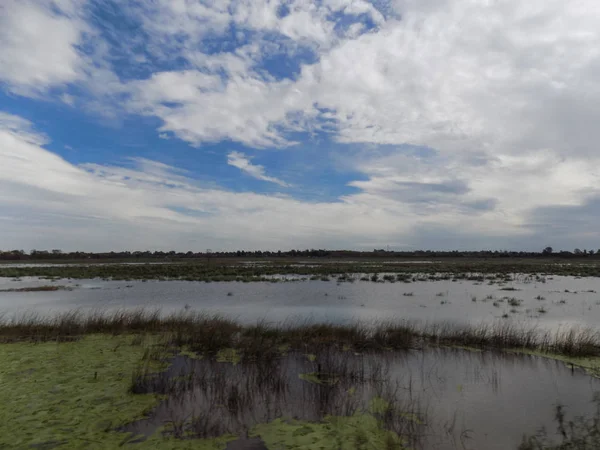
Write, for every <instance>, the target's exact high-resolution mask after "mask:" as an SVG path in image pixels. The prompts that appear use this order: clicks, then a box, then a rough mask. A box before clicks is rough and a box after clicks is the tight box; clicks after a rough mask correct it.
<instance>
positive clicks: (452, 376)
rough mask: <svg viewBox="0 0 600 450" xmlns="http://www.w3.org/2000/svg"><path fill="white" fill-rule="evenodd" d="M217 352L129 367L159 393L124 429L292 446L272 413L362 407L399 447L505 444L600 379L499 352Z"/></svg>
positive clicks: (585, 403)
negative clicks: (146, 368)
mask: <svg viewBox="0 0 600 450" xmlns="http://www.w3.org/2000/svg"><path fill="white" fill-rule="evenodd" d="M226 355H227V354H225V356H226ZM229 356H230V357H229V358H226V357H223V355H221V359H219V358H218V357H217V359H216V360H214V359H213V360H211V359H194V358H190V357H187V356H178V357H176V358H175V360H174V361H173V364H172V365H171V367H170V368H169V369H168V371H166V372H165V373H163V374H161V375H158V376H152V377H143V376H140V377H139V378H138V380H137V382H136V385H135V389H136V392H155V393H159V394H165V395H168V399H167V400H165V401H163V402H162V403H161V404H160V405H159V406H158V407H157V408H156V409H155V410H154V411H153V412H152V413H151V414H150V416H149V417H148V418H146V419H143V420H140V421H136V422H134V423H132V424H129V425H127V426H126V427H124V431H130V432H132V433H133V434H134V435H136V436H139V435H151V434H152V433H154V432H155V431H156V430H158V429H161V428H162V427H163V426H164V425H165V424H169V427H168V428H167V431H166V432H167V433H168V434H173V435H175V436H179V437H182V436H196V437H203V438H206V437H217V436H221V435H226V434H230V433H231V434H235V435H238V436H242V438H241V439H238V440H235V441H233V442H231V443H230V444H229V447H228V448H232V449H233V448H236V449H243V448H248V449H249V448H252V449H261V448H265V449H266V448H267V447H266V446H265V445H264V444H265V442H266V443H269V444H270V446H269V447H268V448H287V447H285V444H286V439H287V444H288V445H289V446H290V448H296V447H291V446H292V444H293V443H296V444H297V443H298V442H299V441H298V440H296V441H294V439H293V436H292V435H287V434H286V429H285V426H283V424H282V423H280V422H277V419H279V418H285V419H288V420H292V421H294V422H293V423H297V422H300V423H321V422H323V421H324V420H325V421H326V420H327V418H328V417H352V416H356V415H357V414H366V415H367V416H365V417H363V418H362V419H361V420H362V421H363V422H364V423H368V418H367V417H370V415H372V416H374V417H376V418H378V419H379V420H380V423H381V426H382V429H383V430H388V431H392V432H393V433H394V434H396V435H399V436H401V437H402V439H403V441H402V442H403V443H404V444H405V445H406V446H407V447H408V448H415V449H416V448H419V449H439V450H451V449H458V448H464V449H484V448H485V449H489V450H505V449H516V448H517V447H518V446H519V444H520V443H521V441H522V439H523V436H524V435H526V434H528V435H531V434H535V433H536V431H537V430H539V429H540V428H542V427H544V428H546V429H547V430H549V436H550V438H551V439H553V440H557V439H558V438H559V437H560V436H559V435H558V434H557V433H558V432H556V431H555V430H556V425H555V424H554V419H555V413H556V406H557V405H562V406H563V407H564V411H568V413H569V414H570V415H573V416H576V415H589V414H592V413H593V412H594V408H595V405H594V404H593V403H592V401H591V400H592V399H593V397H594V393H595V392H596V391H598V390H600V380H597V379H594V378H590V377H588V376H587V375H585V374H584V373H583V372H580V371H578V370H571V369H568V368H567V367H566V366H565V365H564V364H561V363H558V362H556V361H550V360H545V359H542V358H538V357H533V356H517V355H511V354H503V353H483V352H469V351H462V350H448V349H447V350H444V349H438V350H428V351H424V352H422V351H413V352H400V353H387V354H368V353H367V354H356V353H352V352H340V351H331V350H326V351H323V352H319V353H317V354H314V355H313V354H308V355H307V354H300V353H295V352H291V353H289V354H287V355H285V356H283V357H281V358H274V359H269V360H259V361H258V362H255V363H240V362H239V361H236V360H235V358H232V356H235V354H233V355H231V354H229ZM273 421H276V422H275V424H273ZM266 424H269V425H266ZM304 426H305V427H306V428H307V429H306V430H305V433H306V434H312V435H313V439H315V440H317V441H318V440H321V441H322V442H326V441H327V439H326V438H325V436H322V434H323V430H320V429H319V428H318V427H317V426H313V427H310V426H307V425H304ZM282 427H283V429H281V428H282ZM298 428H300V426H298ZM330 431H331V430H330ZM355 431H356V432H359V430H355ZM278 432H279V433H280V436H277V433H278ZM361 432H363V433H369V432H371V433H372V432H373V430H368V429H364V430H361ZM342 437H344V438H345V439H354V438H355V436H354V435H353V434H352V433H350V434H347V435H345V436H340V438H342ZM277 444H279V445H284V446H283V447H280V446H278V445H277ZM311 448H312V447H311ZM315 448H318V446H317V447H315ZM326 448H338V447H326ZM357 448H360V447H357ZM365 448H370V447H365ZM386 448H387V447H386ZM392 448H396V447H392Z"/></svg>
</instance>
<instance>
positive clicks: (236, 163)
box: [227, 152, 290, 187]
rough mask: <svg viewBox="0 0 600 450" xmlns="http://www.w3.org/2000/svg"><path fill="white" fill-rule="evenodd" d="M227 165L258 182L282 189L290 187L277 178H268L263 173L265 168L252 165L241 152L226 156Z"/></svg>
mask: <svg viewBox="0 0 600 450" xmlns="http://www.w3.org/2000/svg"><path fill="white" fill-rule="evenodd" d="M227 164H229V165H230V166H233V167H237V168H238V169H240V170H241V171H242V172H245V173H247V174H248V175H250V176H251V177H254V178H256V179H258V180H262V181H268V182H269V183H275V184H278V185H279V186H282V187H289V186H290V185H289V184H288V183H286V182H285V181H282V180H280V179H279V178H275V177H270V176H268V175H267V174H266V173H265V168H264V167H263V166H261V165H258V164H252V162H250V159H249V158H248V157H247V156H246V155H244V154H243V153H241V152H231V153H229V155H227Z"/></svg>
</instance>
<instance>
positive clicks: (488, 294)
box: [0, 276, 600, 328]
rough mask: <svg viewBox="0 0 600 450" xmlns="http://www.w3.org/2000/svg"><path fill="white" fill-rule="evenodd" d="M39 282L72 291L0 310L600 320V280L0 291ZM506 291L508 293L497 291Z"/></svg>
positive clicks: (123, 284)
mask: <svg viewBox="0 0 600 450" xmlns="http://www.w3.org/2000/svg"><path fill="white" fill-rule="evenodd" d="M47 284H55V285H66V286H70V287H74V289H73V290H72V291H57V292H29V293H27V292H0V311H1V312H4V313H9V314H10V313H14V312H18V311H25V310H32V309H34V310H36V311H39V312H42V313H45V312H49V311H54V312H59V311H64V310H69V309H73V308H84V309H98V308H100V309H103V310H106V309H118V308H137V307H145V308H161V309H162V310H163V311H165V312H172V311H180V310H181V309H183V308H187V309H196V310H206V311H210V312H219V313H222V314H225V315H228V316H230V317H232V318H235V319H236V320H238V321H241V322H244V323H253V322H256V321H257V320H259V319H267V320H270V321H282V320H285V319H287V318H289V317H291V316H295V317H303V318H306V317H308V316H310V317H312V318H313V319H314V320H326V321H332V322H337V323H340V322H348V321H353V320H357V319H360V320H371V319H382V318H383V319H389V318H391V317H396V318H398V317H400V318H404V319H414V320H420V321H424V322H440V321H453V322H459V323H461V322H462V323H465V322H470V323H473V322H477V323H479V322H482V321H490V322H491V321H496V320H498V319H502V318H504V319H506V320H511V321H516V322H523V323H524V324H528V325H531V324H539V326H541V327H548V328H556V327H558V326H560V325H567V324H579V325H590V326H595V325H596V324H597V323H598V321H600V294H598V293H597V292H600V279H597V278H584V279H576V278H574V277H558V276H557V277H552V278H547V279H545V280H544V282H539V281H535V280H531V279H526V278H520V279H517V281H514V282H512V283H510V284H507V285H502V286H500V285H498V284H493V285H489V284H487V283H480V282H474V281H466V280H464V281H457V282H453V281H450V280H446V281H430V282H427V281H424V282H414V283H372V282H354V283H347V282H346V283H336V282H333V281H330V282H325V281H299V282H279V283H267V282H258V283H256V282H255V283H241V282H239V283H235V282H230V283H216V282H213V283H204V282H188V281H156V280H150V281H147V282H141V281H102V280H98V279H96V280H55V281H49V280H39V279H36V278H24V279H22V280H10V279H6V278H5V279H0V289H2V290H4V289H15V288H21V287H31V286H41V285H47ZM504 289H514V290H504Z"/></svg>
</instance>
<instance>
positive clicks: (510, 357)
mask: <svg viewBox="0 0 600 450" xmlns="http://www.w3.org/2000/svg"><path fill="white" fill-rule="evenodd" d="M268 277H269V278H270V281H255V282H246V283H245V282H241V281H240V282H204V281H183V280H107V279H101V278H94V279H84V278H80V279H69V278H47V277H45V278H41V277H39V278H38V277H22V278H6V277H5V278H0V313H2V315H3V319H4V322H3V325H2V328H1V329H0V334H1V335H2V338H3V342H12V343H5V344H2V346H3V347H2V348H1V349H2V350H3V351H4V352H8V354H10V352H11V350H10V349H12V348H14V347H11V346H17V345H19V346H23V347H17V348H23V351H24V352H25V353H24V354H25V355H27V352H33V351H35V352H38V353H39V352H45V351H47V350H41V348H42V347H39V346H38V344H36V345H33V346H29V347H28V346H27V344H24V343H23V342H22V341H23V340H25V341H28V340H29V341H31V340H33V341H35V342H42V343H43V344H40V345H42V346H49V345H50V346H52V348H54V346H56V350H52V351H51V353H48V354H52V355H54V354H55V351H56V352H58V351H59V349H63V348H64V349H65V350H60V352H66V351H67V350H66V349H68V348H70V347H69V346H72V345H75V346H78V345H81V346H83V347H82V348H85V349H86V351H85V355H86V356H85V357H84V356H83V353H78V352H77V351H76V350H73V349H72V350H68V351H69V352H71V353H70V356H69V358H70V359H69V361H70V363H69V364H70V365H66V366H64V365H60V364H59V365H57V366H56V367H54V366H52V367H54V370H55V371H56V374H55V375H45V378H40V379H39V380H36V379H35V377H36V376H39V377H42V375H43V374H50V373H52V372H50V371H49V369H46V368H44V367H42V366H40V367H39V368H38V367H37V366H36V365H35V364H37V362H39V363H40V364H46V366H47V365H48V364H50V365H52V364H55V361H54V357H52V358H50V359H48V360H44V359H43V358H42V359H39V358H38V357H33V356H25V358H24V359H23V361H24V362H22V361H20V360H19V358H18V356H16V355H14V354H13V356H12V358H13V360H12V361H13V362H11V365H10V367H9V366H7V367H8V368H5V369H3V370H4V372H2V369H0V375H3V374H4V375H3V376H5V378H4V379H5V380H9V382H10V380H13V379H14V380H17V379H19V380H22V381H21V382H22V383H24V384H23V385H19V384H15V387H14V388H10V387H9V388H8V389H6V390H5V391H4V394H3V395H4V396H5V397H8V400H7V399H6V398H5V399H4V400H3V401H4V402H7V403H10V402H11V400H10V398H11V397H10V395H12V394H11V392H12V391H13V390H15V392H17V391H16V389H17V387H18V389H20V390H23V391H26V390H27V389H28V387H27V383H28V382H29V381H28V380H29V378H31V383H32V388H33V387H34V386H40V384H39V383H41V382H43V383H45V384H43V385H44V386H46V385H47V389H48V393H50V394H51V395H50V394H48V393H46V392H45V391H43V392H42V394H44V395H45V396H46V397H47V400H45V401H46V402H47V403H48V404H43V405H42V404H40V405H38V407H39V408H41V410H45V409H47V408H55V409H56V410H57V411H60V408H61V407H60V404H61V403H60V402H64V401H66V400H64V399H63V400H60V399H58V398H55V397H54V394H53V393H54V391H55V389H56V387H55V381H54V379H56V378H60V377H62V376H63V375H62V374H63V372H64V367H72V368H74V367H78V369H77V370H78V371H79V372H81V374H82V376H83V378H80V376H79V375H77V376H75V375H74V376H73V380H72V381H69V383H75V382H77V383H83V385H85V386H86V389H88V390H89V393H87V394H86V396H85V397H83V396H82V397H81V402H83V403H81V404H80V403H76V404H77V405H79V407H81V408H95V407H96V406H95V405H103V402H104V400H102V399H103V398H106V399H108V398H109V397H104V394H103V392H108V391H106V389H108V388H109V386H110V389H112V391H111V392H112V394H111V395H112V397H110V398H111V399H113V400H110V402H111V403H110V405H109V407H108V409H107V410H110V411H113V410H115V411H116V410H118V409H119V406H118V404H119V400H117V399H119V398H120V396H123V395H127V399H128V400H127V404H131V405H140V407H141V404H142V403H144V404H146V405H149V404H152V405H153V406H152V407H151V408H148V407H146V409H144V410H143V411H144V412H143V414H139V413H135V414H129V415H126V414H122V415H121V416H119V422H118V423H113V422H110V421H109V423H110V426H107V425H105V428H106V429H105V431H99V430H100V428H98V427H97V426H96V425H94V426H93V427H91V428H90V427H89V426H87V425H86V427H85V428H84V430H94V431H93V433H94V434H93V435H92V434H89V433H90V431H81V432H80V433H81V439H89V438H93V439H99V438H100V439H105V438H107V437H106V436H104V435H103V434H102V433H110V435H107V436H109V437H110V438H111V439H112V440H111V441H110V442H114V443H119V445H120V446H124V447H125V448H165V449H175V448H182V449H183V448H186V449H187V448H193V446H194V442H202V443H203V444H202V447H199V448H206V449H211V450H213V449H219V448H221V449H225V448H227V449H229V450H236V449H238V450H250V449H255V450H265V449H298V450H299V449H312V448H324V449H329V448H335V449H348V450H350V449H353V450H354V449H365V450H366V449H381V450H383V449H388V448H396V449H399V450H400V449H402V450H406V449H409V448H410V449H415V450H417V449H419V450H429V449H431V450H454V449H472V450H479V449H491V450H501V449H515V450H517V449H520V450H532V449H534V450H539V449H558V448H582V449H588V448H590V449H593V448H598V447H597V446H596V447H595V446H594V445H596V444H595V443H594V444H589V445H588V441H587V439H588V438H589V436H596V435H597V436H600V433H596V431H597V424H596V425H592V426H593V427H595V428H592V432H591V434H590V430H589V429H588V428H586V427H587V426H588V425H585V426H582V428H577V426H575V425H569V423H570V422H569V421H571V420H573V419H575V418H577V417H585V418H587V419H586V420H592V419H593V418H594V417H598V416H594V414H595V413H597V407H598V402H597V401H596V402H595V401H594V399H597V398H598V397H597V396H598V395H599V394H598V393H599V392H600V379H598V378H596V377H594V376H592V375H597V374H598V373H600V370H599V369H600V335H599V334H598V331H597V324H598V323H600V294H599V293H598V292H600V278H596V277H588V278H580V277H574V276H558V275H545V276H542V275H521V274H508V275H507V274H504V275H502V276H494V277H485V276H465V277H446V276H435V275H431V274H430V275H429V276H423V275H418V274H416V275H411V276H405V275H402V276H399V275H395V274H391V273H387V272H380V273H378V274H377V275H376V276H375V274H373V273H358V274H343V275H339V276H324V275H318V276H306V275H294V274H285V275H276V274H270V275H268ZM317 278H318V279H317ZM142 310H143V311H149V312H148V313H142V312H140V313H136V312H135V311H142ZM157 310H160V313H152V311H157ZM74 311H77V313H73V312H74ZM98 312H100V313H98ZM57 314H58V316H56V315H57ZM111 314H113V315H111ZM212 314H216V315H218V316H219V317H216V316H213V315H212ZM86 315H87V316H86ZM53 316H56V317H58V319H56V320H54V321H52V320H50V321H49V322H44V320H45V319H44V317H53ZM369 327H371V328H369ZM570 329H579V330H580V332H578V333H575V334H569V333H568V332H566V333H565V332H563V330H570ZM86 335H90V336H91V337H92V340H89V339H87V338H86V339H87V340H86V339H84V340H83V341H81V342H79V340H80V339H81V337H82V336H86ZM102 336H106V337H102ZM109 336H112V337H109ZM153 336H154V337H153ZM94 339H100V341H99V343H96V341H94ZM104 339H109V341H107V342H106V343H103V342H104V341H103V340H104ZM110 339H116V340H117V341H118V342H120V341H123V340H125V341H126V342H127V344H126V346H125V347H123V346H122V344H120V343H117V344H110V343H109V342H110ZM148 339H149V340H150V342H151V343H150V344H147V345H148V347H147V348H145V349H139V348H137V347H135V346H138V345H140V344H139V343H138V341H139V342H142V341H146V340H148ZM157 339H158V340H159V341H156V340H157ZM63 341H64V342H71V343H59V342H63ZM125 341H124V342H125ZM155 341H156V342H155ZM44 342H45V343H44ZM52 342H55V343H54V344H51V343H52ZM157 342H158V344H157ZM145 345H146V344H145ZM157 345H158V346H157ZM113 346H114V350H113V351H115V352H116V351H117V349H119V352H120V353H119V358H120V359H119V363H118V364H117V363H115V362H114V361H112V362H111V358H112V359H114V358H115V357H116V356H114V357H113V356H111V353H112V351H108V352H107V349H108V348H112V347H113ZM129 348H131V349H134V348H135V351H133V350H129ZM94 352H96V353H97V356H96V357H94V358H93V359H90V361H87V360H86V358H88V356H87V355H91V354H94ZM128 352H132V355H133V354H135V355H136V356H135V358H136V359H135V360H134V361H128V359H127V353H128ZM44 354H45V353H44ZM78 355H81V356H78ZM153 355H154V356H153ZM125 362H127V364H128V365H127V367H128V369H126V371H125V372H123V369H122V367H124V363H125ZM84 363H85V364H88V365H89V367H88V366H85V367H84V365H85V364H84ZM106 367H111V368H112V369H111V370H112V371H113V372H111V373H110V374H107V373H104V372H105V371H106V369H105V368H106ZM132 367H135V369H132ZM580 367H581V368H580ZM584 369H586V370H587V371H585V370H584ZM79 372H77V373H79ZM99 372H100V374H101V375H100V376H98V373H99ZM21 374H26V376H24V377H22V375H21ZM36 374H39V375H36ZM75 380H79V381H75ZM86 380H87V381H86ZM103 380H106V381H105V382H106V383H107V384H106V386H105V387H104V388H102V389H104V391H102V390H100V391H97V392H96V389H95V388H94V385H92V384H89V385H88V383H102V382H103ZM110 380H113V381H110ZM21 382H20V383H21ZM98 386H104V385H102V384H99V385H98ZM63 387H64V388H65V389H67V388H68V386H67V385H65V386H63ZM81 389H83V388H81ZM18 392H20V391H18ZM82 392H83V391H82ZM86 392H88V391H86ZM15 395H17V394H15ZM46 397H44V398H46ZM17 398H21V397H19V396H17V397H15V399H17ZM152 399H154V400H152ZM59 400H60V401H59ZM15 401H16V400H15ZM69 401H70V400H69ZM73 401H76V402H79V400H77V398H74V399H73ZM106 401H109V400H106ZM153 401H154V403H152V402H153ZM53 402H58V403H56V405H55V406H48V405H54V403H53ZM85 402H89V405H87V403H85ZM85 405H87V406H85ZM102 407H103V408H104V407H105V406H104V405H103V406H102ZM137 407H138V406H136V408H137ZM22 408H25V409H23V410H24V411H25V410H26V409H27V408H29V406H27V405H23V406H22ZM111 408H112V409H111ZM134 410H135V408H133V406H132V409H131V411H134ZM36 411H37V410H36ZM101 415H102V414H101V413H100V415H98V414H96V413H93V412H92V413H90V417H98V419H89V420H92V421H94V420H100V419H101V418H102V417H100V416H101ZM4 419H5V422H6V426H5V428H6V430H10V428H11V427H12V426H14V424H16V421H17V420H20V419H18V418H17V417H16V416H15V417H12V416H11V415H10V414H8V415H7V416H6V417H5V418H4ZM65 420H66V422H67V423H70V422H69V421H72V420H73V419H65ZM561 421H562V422H561ZM565 421H567V422H565ZM105 422H106V420H104V421H102V423H105ZM11 423H13V425H10V424H11ZM53 423H54V422H48V423H46V422H40V423H35V426H36V427H41V430H42V432H43V435H44V436H45V439H46V440H44V441H43V442H38V441H35V439H34V437H32V440H31V441H27V442H28V443H29V444H31V443H33V444H35V445H37V444H43V445H46V444H48V443H50V444H52V445H54V444H53V443H56V442H59V443H65V445H66V443H69V442H70V437H69V436H68V435H64V433H63V431H64V430H63V428H64V426H63V428H60V429H56V430H55V429H54V428H52V426H53V425H52V424H53ZM56 423H59V422H56ZM60 423H62V422H60ZM573 423H579V422H573ZM580 423H585V424H588V423H590V422H580ZM591 423H592V424H593V423H595V422H591ZM598 423H600V422H598ZM569 426H570V427H571V428H568V427H569ZM49 427H50V428H49ZM67 428H69V427H67ZM69 429H70V428H69ZM542 429H544V430H545V434H544V436H545V439H546V440H542V438H539V439H540V440H536V439H537V438H531V439H533V441H530V442H529V444H527V445H529V446H527V445H526V444H524V443H523V442H524V441H523V439H524V436H529V437H532V436H536V435H537V434H538V433H539V432H540V430H542ZM1 430H2V428H1V426H0V431H1ZM594 430H596V431H594ZM86 433H87V434H86ZM98 433H100V434H98ZM569 433H573V434H578V433H583V435H584V437H583V438H582V439H584V440H583V441H581V442H584V443H585V445H583V444H581V445H580V446H579V447H577V446H571V447H556V446H555V444H557V443H560V442H562V441H565V440H569V439H570V437H569V436H570V435H569ZM594 433H596V434H594ZM55 435H56V436H60V439H62V440H56V439H55V438H54V436H55ZM32 436H34V435H32ZM103 436H104V437H103ZM197 439H201V441H196V440H197ZM577 439H579V437H577ZM572 440H573V439H571V441H572ZM1 442H2V441H1V439H0V444H1ZM24 442H25V441H24ZM542 442H543V443H542ZM578 442H579V441H578ZM590 442H592V441H590ZM594 442H595V441H594ZM167 443H168V444H167ZM29 444H28V445H29ZM111 445H112V444H111ZM115 445H116V444H115ZM578 445H579V444H578ZM58 447H60V445H59V446H58ZM0 448H2V445H0ZM23 448H25V447H23ZM43 448H45V447H43Z"/></svg>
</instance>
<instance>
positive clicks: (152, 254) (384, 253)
mask: <svg viewBox="0 0 600 450" xmlns="http://www.w3.org/2000/svg"><path fill="white" fill-rule="evenodd" d="M549 256H551V257H556V258H600V250H597V251H595V250H586V249H583V250H582V249H579V248H576V249H574V250H573V251H565V250H561V251H554V250H553V249H552V247H546V248H544V249H543V250H541V251H539V252H526V251H507V250H481V251H459V250H452V251H437V250H415V251H393V250H385V249H374V250H373V251H353V250H324V249H318V250H316V249H306V250H287V251H281V250H279V251H268V250H267V251H261V250H256V251H246V250H237V251H229V252H218V251H211V250H207V251H205V252H192V251H187V252H176V251H168V252H164V251H148V250H146V251H133V252H131V251H120V252H99V253H95V252H79V251H77V252H63V251H62V250H60V249H54V250H31V251H30V252H26V251H24V250H4V251H2V250H0V260H5V261H6V260H8V261H27V260H36V261H37V260H163V261H164V260H167V261H168V260H185V259H200V258H204V259H206V258H268V259H276V258H290V257H302V258H331V259H334V258H374V257H375V258H376V257H380V258H426V259H431V258H539V257H549Z"/></svg>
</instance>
